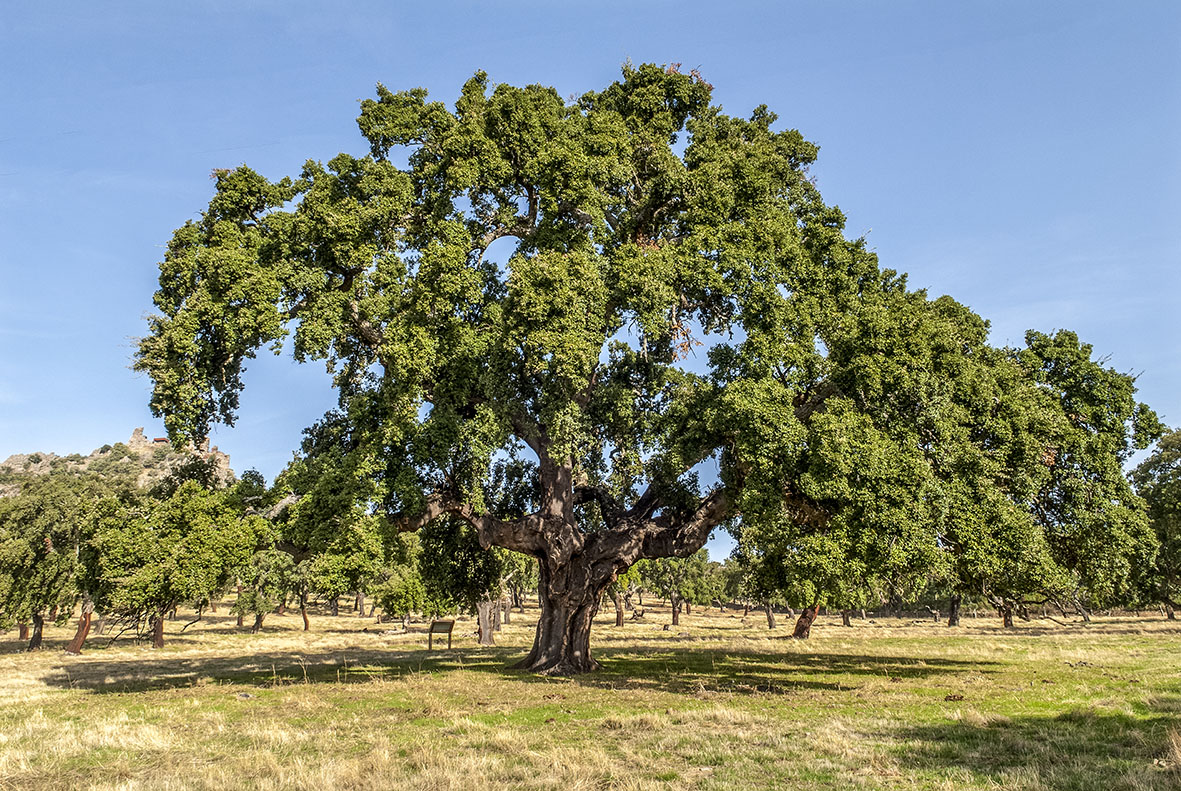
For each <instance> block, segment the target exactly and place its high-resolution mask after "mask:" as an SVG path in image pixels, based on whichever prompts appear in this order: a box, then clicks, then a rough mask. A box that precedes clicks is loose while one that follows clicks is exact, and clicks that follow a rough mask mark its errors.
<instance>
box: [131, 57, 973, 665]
mask: <svg viewBox="0 0 1181 791" xmlns="http://www.w3.org/2000/svg"><path fill="white" fill-rule="evenodd" d="M776 120H777V119H776V116H775V114H774V113H772V112H770V111H769V110H768V109H767V108H766V107H759V108H756V109H755V110H754V112H753V113H752V114H751V115H750V116H749V117H748V118H738V117H731V116H728V115H726V114H724V113H723V112H722V111H721V109H720V108H719V107H717V106H715V105H712V104H711V86H710V85H709V84H708V83H706V82H705V81H704V80H703V79H701V77H700V76H699V75H698V74H696V73H693V74H681V73H678V71H677V69H676V68H662V67H658V66H654V65H644V66H639V67H632V66H630V65H629V66H627V67H625V68H624V70H623V77H622V79H621V80H620V81H618V82H615V83H612V84H611V85H609V86H607V87H606V88H605V89H603V90H602V91H598V92H591V93H587V94H585V95H583V96H582V97H581V98H578V99H577V100H575V101H572V102H569V103H567V102H565V101H563V100H562V98H561V97H560V96H559V95H558V93H557V92H556V91H554V90H553V89H552V88H546V87H542V86H538V85H531V86H527V87H524V88H518V87H513V86H509V85H493V84H491V83H490V82H489V80H488V78H487V77H486V75H484V74H483V73H478V74H476V75H475V76H474V77H473V78H472V79H470V80H468V82H467V83H466V84H465V85H464V86H463V89H462V91H461V93H460V95H459V98H458V99H457V100H456V102H455V104H454V106H453V107H448V106H446V105H444V104H442V103H440V102H437V101H429V100H428V97H427V94H426V92H425V91H424V90H421V89H419V90H411V91H403V92H394V91H390V90H387V89H386V88H385V87H383V86H380V85H379V86H378V89H377V98H376V99H371V100H367V101H365V102H363V103H362V107H361V115H360V118H359V119H358V123H359V126H360V129H361V132H362V134H363V135H364V137H365V139H366V140H367V141H368V145H369V152H368V153H367V154H366V155H364V156H353V155H349V154H340V155H338V156H336V157H335V158H333V159H331V160H330V161H328V162H326V163H323V162H318V161H309V162H307V163H306V164H305V165H304V167H303V170H302V172H301V173H300V174H299V175H298V177H296V178H283V179H280V180H278V181H271V180H268V179H267V178H264V177H263V176H261V175H260V174H258V173H256V172H255V171H253V170H251V169H250V168H247V167H239V168H236V169H234V170H224V171H217V172H216V173H215V177H216V194H215V195H214V197H213V199H212V200H211V202H210V204H209V208H208V210H207V211H206V212H205V213H204V214H203V215H202V216H201V217H200V218H199V219H197V220H194V221H190V222H187V223H185V225H184V226H182V227H181V228H180V229H178V230H177V231H176V232H175V234H174V236H173V238H172V241H171V242H170V243H169V245H168V248H167V252H166V255H165V258H164V261H163V262H162V264H161V266H160V269H161V274H160V289H159V291H158V292H157V294H156V297H155V304H156V308H157V311H158V313H157V314H156V315H155V316H153V317H152V318H151V320H150V334H149V336H148V337H146V338H145V339H143V341H142V342H141V344H140V346H139V350H138V355H137V362H136V365H137V367H138V368H139V369H141V370H144V371H147V372H148V373H149V374H150V375H151V377H152V379H153V381H154V383H155V389H154V392H153V397H152V407H153V410H154V411H155V412H156V413H158V414H161V415H163V416H164V420H165V424H166V426H167V428H168V431H169V434H170V436H171V438H172V440H173V442H175V443H185V442H188V441H194V440H197V439H199V438H201V437H203V436H204V435H205V434H206V432H207V431H208V430H209V428H210V425H211V424H212V423H213V422H215V421H222V422H226V423H232V422H233V420H234V416H235V412H236V410H237V407H238V398H239V394H240V392H241V390H242V386H243V380H242V374H243V370H244V364H245V361H246V360H247V359H249V358H250V357H252V356H253V355H254V354H255V353H256V351H257V350H258V349H260V348H262V347H269V348H271V349H272V350H274V351H275V352H276V353H278V352H279V351H281V350H282V348H284V347H285V346H289V347H290V348H291V349H292V350H293V352H294V355H295V358H296V359H297V360H299V361H309V360H322V361H326V363H327V367H328V369H329V371H330V372H331V373H332V375H333V377H334V383H335V385H336V388H337V390H338V392H339V397H340V406H339V414H338V415H337V416H336V417H335V418H334V419H335V420H336V421H337V422H338V424H339V426H340V429H341V430H340V432H339V435H338V441H336V442H335V443H334V447H336V448H338V449H343V451H344V452H345V454H346V455H347V457H348V459H349V462H348V466H349V469H351V470H354V471H355V472H356V476H355V480H356V481H358V483H356V484H355V485H352V488H350V489H349V490H348V493H349V496H350V497H355V498H356V499H357V501H358V502H361V503H362V504H363V505H362V507H361V512H363V513H364V514H372V515H376V516H378V517H380V518H381V519H382V520H383V522H384V524H385V525H386V527H387V528H391V529H397V530H416V529H418V528H420V527H422V526H424V525H426V524H428V523H430V522H432V521H433V520H435V519H438V518H440V517H444V516H450V517H453V518H457V519H459V520H462V521H463V522H466V523H467V524H468V525H470V527H471V528H473V529H474V530H475V531H476V534H477V536H478V539H479V542H480V543H481V544H482V545H483V546H485V547H488V546H499V547H503V548H506V549H511V550H515V551H518V552H521V553H525V554H528V555H532V556H534V557H536V558H538V560H539V584H540V599H541V609H542V612H541V618H540V621H539V624H538V628H537V634H536V639H535V642H534V646H533V649H532V650H531V651H530V653H529V655H528V656H527V657H526V658H525V659H524V660H523V662H522V666H523V667H526V668H530V669H532V670H535V671H539V672H563V673H570V672H582V671H586V670H589V669H591V668H593V667H594V664H595V663H594V661H593V660H592V658H591V654H590V647H589V635H590V624H591V619H592V618H593V617H594V614H595V612H596V610H597V607H598V604H599V601H600V597H601V595H602V593H603V592H604V590H605V589H606V587H607V586H608V585H609V584H610V582H611V580H612V579H613V577H614V576H615V575H616V574H618V573H620V572H622V571H624V570H626V569H627V568H628V567H629V566H630V565H631V564H633V563H635V562H636V561H637V560H640V559H643V558H662V557H670V556H676V557H688V556H691V555H692V554H693V553H694V552H696V551H697V550H698V549H699V548H701V546H702V545H703V544H704V543H705V541H706V540H707V539H708V537H709V535H710V532H711V531H712V530H713V529H714V528H716V527H718V526H720V525H723V524H727V523H728V524H737V523H739V522H740V523H741V524H743V525H744V526H759V527H760V529H761V530H762V531H763V532H764V534H766V535H774V534H776V531H779V532H781V533H782V532H784V531H786V532H787V533H799V532H801V531H803V532H808V531H823V530H825V529H827V527H828V526H830V525H833V524H836V525H838V526H839V528H840V530H841V531H843V532H842V535H843V536H847V537H848V541H850V542H853V543H854V544H856V545H857V546H860V547H868V548H869V549H868V550H867V551H873V552H877V553H878V554H882V553H886V554H890V555H891V563H893V564H894V565H895V566H897V567H899V568H906V567H908V566H909V565H913V564H914V563H917V562H919V560H920V559H921V558H922V557H924V556H926V557H933V556H934V555H935V554H937V551H938V549H939V547H938V540H937V538H936V531H935V529H934V525H935V524H936V523H937V522H938V520H939V518H940V515H939V508H938V502H937V500H938V498H936V497H934V496H933V495H932V493H933V492H936V491H938V488H939V485H940V481H941V476H940V474H939V471H938V470H937V469H935V467H934V464H933V461H932V458H933V455H934V452H935V446H936V444H937V442H938V439H939V437H941V436H944V435H948V434H949V433H950V432H949V431H948V430H946V426H945V425H944V423H945V422H946V420H947V419H950V418H945V417H943V414H944V413H943V412H942V411H941V406H942V404H943V402H944V401H945V400H946V398H947V392H948V387H949V385H948V382H947V380H946V377H947V371H945V370H942V369H941V368H940V367H939V365H937V363H939V362H940V361H942V360H950V361H952V362H954V359H953V358H955V357H956V356H957V355H959V356H963V355H964V354H965V351H964V350H965V348H969V347H970V348H976V347H978V346H980V345H981V344H983V342H984V334H985V332H986V325H985V323H984V322H983V321H982V320H980V319H979V318H978V317H975V316H973V315H971V314H970V312H969V311H967V310H966V309H964V308H962V307H961V306H959V305H957V304H956V303H954V302H953V301H952V300H950V299H947V298H943V299H941V300H939V301H937V303H932V302H929V301H928V300H927V298H926V295H925V294H924V293H923V292H912V291H908V289H907V287H906V282H905V279H904V278H903V277H901V276H899V275H897V274H896V273H895V272H892V271H889V270H883V269H881V268H880V267H879V266H878V262H877V259H876V257H875V256H874V255H873V254H872V253H871V252H869V251H868V250H867V249H866V247H865V244H864V243H863V241H862V240H850V239H847V238H846V237H845V236H844V233H843V225H844V217H843V215H842V214H841V212H840V211H839V210H838V209H837V208H835V207H834V206H830V205H828V204H826V203H825V202H824V201H823V200H822V198H821V196H820V193H819V192H818V190H817V188H816V186H815V184H814V183H813V180H812V179H811V178H810V177H809V175H808V167H809V165H810V164H811V163H812V162H813V161H814V159H815V158H816V154H817V147H816V146H815V145H813V144H812V143H810V142H808V141H807V140H805V139H804V137H803V136H802V135H801V134H800V133H799V132H797V131H796V130H794V129H786V130H783V129H778V128H776ZM506 465H507V467H509V468H511V471H512V473H511V475H510V476H509V477H510V478H511V479H512V489H513V491H514V492H516V493H517V494H518V495H519V496H515V497H510V498H505V497H502V496H500V494H501V493H502V492H503V491H504V488H505V487H504V485H503V483H504V481H503V479H504V473H503V470H504V469H505V468H506ZM841 540H842V541H844V540H845V539H843V538H842V539H841Z"/></svg>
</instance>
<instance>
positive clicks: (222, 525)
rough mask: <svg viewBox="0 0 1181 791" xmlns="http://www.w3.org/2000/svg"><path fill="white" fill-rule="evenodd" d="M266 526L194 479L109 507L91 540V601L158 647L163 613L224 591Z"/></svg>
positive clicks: (162, 634) (162, 641)
mask: <svg viewBox="0 0 1181 791" xmlns="http://www.w3.org/2000/svg"><path fill="white" fill-rule="evenodd" d="M268 531H269V526H268V525H267V524H266V522H265V520H264V519H262V518H261V517H259V516H245V517H244V516H242V515H241V514H240V513H239V512H238V511H237V510H236V509H235V508H234V507H232V505H231V504H230V503H228V502H227V500H226V497H225V495H224V493H221V492H212V491H209V490H207V489H203V488H201V486H200V485H199V484H198V483H196V482H195V481H186V482H184V483H182V484H181V485H180V486H179V487H178V488H177V489H176V491H175V492H174V493H173V494H172V495H171V496H169V497H168V498H167V499H165V500H161V501H152V500H145V501H142V502H139V503H127V504H122V505H120V506H119V507H117V508H112V509H110V510H108V511H107V512H106V513H104V514H102V515H101V516H100V518H99V520H98V524H97V527H96V531H95V537H94V539H93V544H94V548H95V553H96V554H95V561H94V562H95V579H96V590H95V591H94V598H95V604H96V606H97V607H98V608H99V609H100V610H102V611H103V612H106V613H110V614H111V615H113V616H114V617H116V618H118V619H121V620H123V621H124V623H125V624H126V625H127V626H128V627H129V628H134V629H135V630H136V632H137V633H138V634H140V635H148V634H150V635H151V639H152V645H153V647H156V648H160V647H162V646H163V645H164V617H165V614H166V613H167V612H169V611H170V610H172V609H173V608H175V607H176V606H177V605H179V604H182V603H191V604H201V603H205V602H208V601H209V599H210V598H211V597H212V596H213V595H215V594H216V593H219V592H220V591H221V590H223V589H224V588H225V586H226V584H227V583H228V581H229V580H230V579H231V577H232V575H233V574H234V573H235V572H237V571H238V570H239V569H241V568H243V567H245V566H246V565H247V564H248V563H249V559H250V556H251V554H252V553H253V552H254V551H255V547H256V546H257V545H258V543H259V536H260V534H266V533H267V532H268Z"/></svg>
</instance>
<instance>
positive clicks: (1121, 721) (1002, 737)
mask: <svg viewBox="0 0 1181 791" xmlns="http://www.w3.org/2000/svg"><path fill="white" fill-rule="evenodd" d="M1144 708H1146V710H1145V711H1143V712H1141V713H1139V714H1138V715H1133V714H1129V713H1127V712H1126V711H1113V710H1110V709H1106V710H1105V709H1102V708H1085V709H1072V710H1068V711H1064V712H1060V713H1057V714H1047V715H1044V716H1027V717H1018V718H1014V719H1011V720H1010V719H1008V718H1004V717H995V716H988V715H983V714H980V713H978V712H976V711H975V710H972V709H969V710H966V711H964V712H961V714H960V718H959V719H958V720H954V721H951V722H948V723H945V724H944V723H940V724H927V725H920V726H912V727H908V728H905V729H903V730H901V731H900V732H897V733H896V734H895V736H896V739H897V741H898V743H899V745H900V746H899V747H898V748H896V752H897V757H898V760H899V763H901V764H902V765H903V766H904V767H905V769H906V770H907V772H908V773H913V772H920V773H923V774H933V775H935V776H936V777H939V778H941V779H944V780H948V781H951V782H953V783H955V784H956V785H965V786H967V785H970V786H972V787H977V786H981V787H989V788H993V787H995V788H1037V789H1047V790H1049V791H1059V790H1061V791H1067V790H1068V789H1069V790H1070V791H1075V790H1080V789H1095V791H1110V790H1111V789H1136V791H1149V790H1150V789H1152V790H1155V789H1160V790H1161V791H1164V789H1174V790H1175V789H1178V788H1181V765H1179V764H1178V760H1179V758H1181V755H1178V752H1179V751H1181V744H1176V742H1175V741H1174V740H1175V739H1177V738H1178V737H1177V733H1178V728H1181V718H1179V717H1178V715H1177V712H1176V711H1160V710H1152V709H1151V708H1148V707H1144Z"/></svg>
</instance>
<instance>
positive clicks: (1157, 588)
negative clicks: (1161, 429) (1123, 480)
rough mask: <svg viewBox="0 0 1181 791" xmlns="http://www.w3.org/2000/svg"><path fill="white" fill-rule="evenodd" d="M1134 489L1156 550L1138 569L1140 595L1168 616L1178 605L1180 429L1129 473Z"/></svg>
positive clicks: (1172, 616) (1180, 580)
mask: <svg viewBox="0 0 1181 791" xmlns="http://www.w3.org/2000/svg"><path fill="white" fill-rule="evenodd" d="M1132 481H1133V482H1134V483H1135V485H1136V492H1137V494H1139V495H1140V496H1141V497H1143V498H1144V500H1145V502H1146V503H1147V504H1148V518H1149V522H1150V524H1151V526H1152V530H1153V532H1154V533H1155V534H1156V539H1157V542H1158V543H1159V549H1158V550H1157V553H1156V556H1155V558H1154V559H1153V562H1151V563H1149V564H1146V565H1145V566H1144V567H1143V568H1142V569H1141V589H1142V590H1143V591H1144V598H1145V599H1147V600H1148V601H1152V602H1160V603H1161V604H1163V605H1164V606H1165V611H1166V614H1167V616H1168V618H1169V619H1175V618H1176V614H1175V613H1176V610H1177V608H1178V607H1181V604H1178V599H1181V431H1176V430H1175V431H1171V432H1170V433H1168V434H1166V435H1164V436H1163V437H1162V438H1161V440H1160V443H1159V444H1158V445H1157V446H1156V448H1155V449H1154V450H1153V452H1152V454H1151V455H1150V456H1149V457H1148V458H1147V459H1145V460H1144V461H1142V462H1141V463H1140V465H1139V466H1137V467H1136V469H1135V471H1134V472H1133V473H1132Z"/></svg>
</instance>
